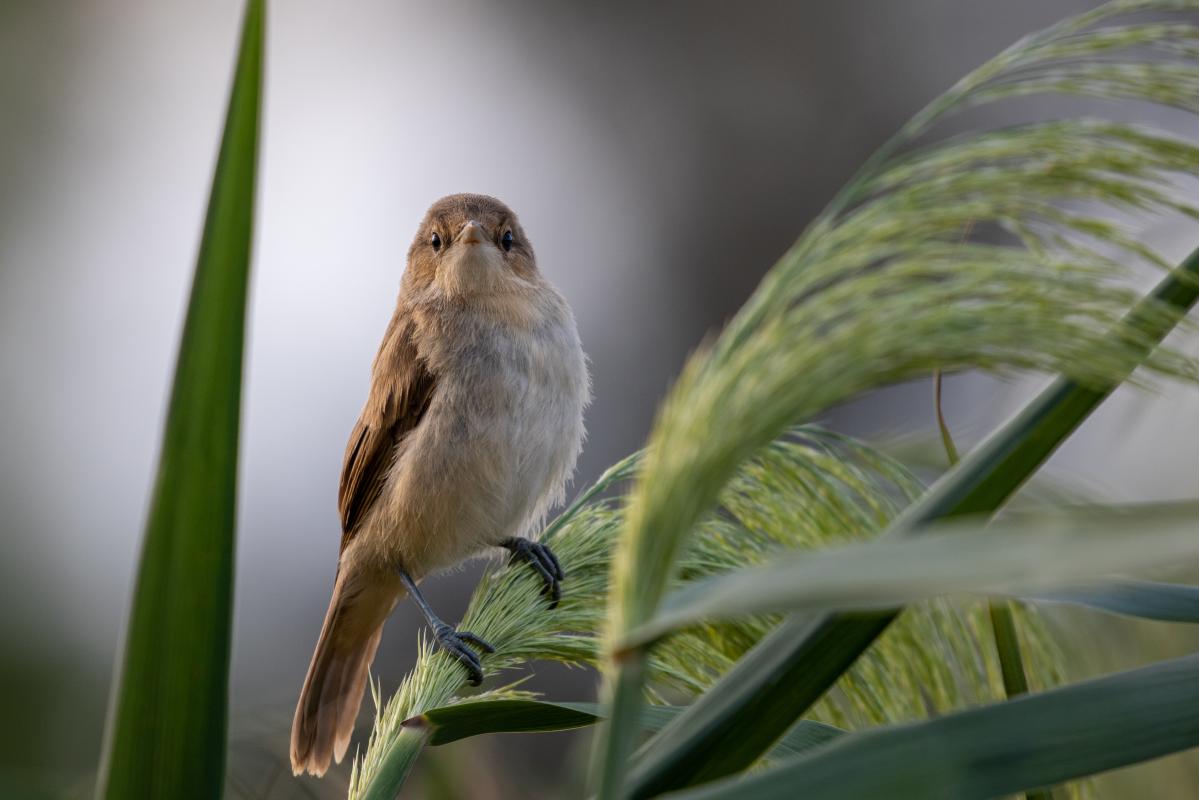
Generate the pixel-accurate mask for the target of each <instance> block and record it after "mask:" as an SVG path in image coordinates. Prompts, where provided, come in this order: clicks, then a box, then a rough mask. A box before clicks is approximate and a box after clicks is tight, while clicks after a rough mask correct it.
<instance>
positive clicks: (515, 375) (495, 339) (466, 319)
mask: <svg viewBox="0 0 1199 800" xmlns="http://www.w3.org/2000/svg"><path fill="white" fill-rule="evenodd" d="M590 397H591V383H590V377H589V374H588V369H587V359H586V356H585V355H584V353H583V348H582V344H581V343H580V340H579V334H578V328H577V325H576V323H575V319H574V315H573V313H572V311H571V308H570V306H569V305H568V304H567V302H566V300H565V299H564V298H563V296H562V295H561V294H560V293H559V292H558V290H557V289H555V288H554V286H552V285H551V284H550V282H549V281H548V280H546V278H545V277H544V276H543V275H542V274H541V272H540V270H539V269H538V267H537V261H536V258H535V256H534V253H533V246H532V244H531V243H530V241H529V239H528V237H527V236H526V234H525V232H524V229H523V228H522V227H521V225H520V222H519V220H518V219H517V217H516V215H515V214H514V213H513V212H512V211H511V209H509V208H508V206H506V205H505V204H504V203H502V202H501V201H499V200H497V199H495V198H494V197H490V196H487V195H480V194H454V195H449V196H447V197H443V198H441V199H440V200H438V201H437V202H435V203H434V204H433V205H432V206H431V207H430V208H429V210H428V212H427V213H426V214H425V216H424V219H423V220H422V221H421V223H420V226H419V227H418V229H417V233H416V236H415V238H414V239H413V241H412V245H411V247H410V248H409V250H408V257H407V266H406V268H405V270H404V273H403V276H402V278H401V280H400V291H399V296H398V298H397V301H396V307H395V312H394V313H393V315H392V317H391V321H390V322H389V323H388V325H387V329H386V332H385V333H384V336H383V342H382V344H381V345H380V347H379V350H378V353H377V355H376V356H375V359H374V363H373V366H372V369H371V377H370V389H369V392H368V394H367V399H366V403H365V405H364V406H363V409H362V412H361V414H360V415H359V417H358V421H357V422H356V423H355V424H354V427H353V430H352V431H351V433H350V437H349V441H348V443H347V445H346V451H345V458H344V461H343V464H342V471H341V483H340V489H339V492H338V511H339V513H340V517H341V547H340V551H339V555H338V561H337V571H336V575H335V579H334V585H333V596H332V598H331V599H330V601H329V609H328V611H327V612H326V614H325V620H324V624H323V625H322V627H321V631H320V636H319V638H318V640H317V644H316V649H315V651H314V652H313V655H312V661H311V663H310V664H309V667H308V673H307V676H306V677H305V679H304V685H303V688H302V689H301V691H300V698H299V702H298V703H297V705H296V713H295V719H294V721H293V724H292V732H291V765H292V771H293V773H294V774H296V775H301V774H303V773H304V772H308V773H310V774H313V775H317V776H320V775H323V774H324V773H325V771H326V770H328V768H329V765H330V760H331V759H332V760H335V761H336V762H338V763H340V762H341V760H342V758H343V756H344V755H345V753H346V749H347V747H348V746H349V742H350V738H351V735H352V733H353V728H354V722H355V720H356V718H357V716H358V711H359V708H360V707H361V705H362V698H363V693H364V690H365V687H366V681H367V675H368V670H369V668H370V666H371V662H372V661H373V660H374V656H375V651H376V649H377V648H378V646H379V640H380V638H381V636H382V632H383V624H384V622H385V621H386V619H387V617H388V616H389V615H390V613H391V611H392V610H393V609H394V608H395V606H396V604H397V603H398V602H399V601H400V600H401V599H403V598H404V597H405V596H410V597H411V598H412V600H413V601H414V602H415V603H416V605H417V607H418V608H419V609H420V611H421V613H422V614H423V616H424V618H425V621H426V623H427V624H428V626H429V628H430V629H431V630H432V633H433V637H434V639H435V641H436V642H437V644H438V645H439V646H440V647H441V648H442V649H444V650H445V651H446V652H447V653H449V654H450V655H451V656H452V657H453V658H454V659H456V660H457V661H458V662H459V663H460V664H461V665H462V667H463V668H464V669H465V670H466V675H467V678H468V679H469V682H470V683H472V684H473V685H478V684H479V683H481V681H482V679H483V667H482V656H483V655H486V654H487V653H491V652H494V648H493V647H492V646H491V645H490V644H489V643H488V642H486V641H485V640H483V639H482V638H480V637H478V636H476V635H475V634H473V633H470V632H469V631H460V630H457V629H456V628H454V627H453V626H451V625H448V624H447V623H445V622H443V621H442V620H441V619H440V618H439V617H438V616H437V615H436V614H435V613H434V611H433V608H432V607H431V606H430V605H429V603H428V602H427V601H426V599H425V598H424V596H423V595H422V593H421V591H420V588H419V584H420V583H421V581H422V580H423V579H424V578H426V577H428V576H430V575H432V574H436V573H438V572H443V571H445V570H447V569H450V568H452V567H453V566H455V565H457V564H459V563H460V562H462V561H464V560H466V559H469V558H471V557H476V556H479V555H485V554H487V553H488V552H492V553H499V552H502V551H501V550H499V549H498V548H505V549H506V550H508V551H510V553H511V555H510V561H524V562H527V563H528V564H529V565H530V567H531V568H532V569H533V570H535V571H536V573H537V574H538V575H539V576H540V577H541V579H542V581H543V583H544V587H543V592H542V593H543V594H544V595H545V596H546V605H547V608H552V607H554V606H556V605H557V602H558V600H559V598H560V596H561V586H562V583H563V581H564V579H565V578H566V575H565V573H564V571H563V569H562V566H561V564H560V563H559V561H558V559H557V557H556V556H555V555H554V553H553V552H552V551H551V550H550V549H549V548H548V547H547V546H546V545H544V544H542V543H540V542H537V541H535V540H534V539H533V538H530V537H531V536H532V534H533V532H534V531H535V530H536V529H537V526H538V524H539V523H540V522H541V521H542V520H544V518H545V515H546V514H547V513H548V511H549V510H550V509H551V508H552V507H553V506H554V505H556V504H558V503H560V502H561V501H562V500H563V498H564V492H565V486H566V483H567V481H568V480H569V478H570V477H571V475H572V473H573V471H574V468H575V462H576V460H577V459H578V455H579V452H580V451H581V449H582V445H583V439H584V435H585V431H584V419H583V417H584V411H585V408H586V406H587V405H588V403H589V402H590ZM476 650H477V651H479V652H478V653H477V652H475V651H476ZM481 654H482V655H481Z"/></svg>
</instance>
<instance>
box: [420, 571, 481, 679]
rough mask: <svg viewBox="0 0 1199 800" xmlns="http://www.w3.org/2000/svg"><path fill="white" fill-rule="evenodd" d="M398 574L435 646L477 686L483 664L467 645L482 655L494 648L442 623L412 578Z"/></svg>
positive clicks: (477, 638) (471, 634) (476, 637)
mask: <svg viewBox="0 0 1199 800" xmlns="http://www.w3.org/2000/svg"><path fill="white" fill-rule="evenodd" d="M399 572H400V580H401V581H403V582H404V588H405V589H407V590H408V594H410V595H412V599H413V600H414V601H415V602H416V605H417V607H418V608H419V609H420V613H422V614H424V615H425V622H427V623H428V624H429V627H430V628H432V629H433V635H434V636H435V637H436V638H437V644H439V645H440V646H441V648H442V649H443V650H445V651H446V652H447V653H449V654H450V655H451V656H453V657H454V658H456V659H457V660H458V662H459V663H460V664H462V666H464V667H466V672H467V674H469V675H470V685H471V686H478V685H479V684H480V683H482V682H483V662H481V661H480V660H479V656H477V655H476V654H475V652H474V651H473V650H471V649H470V648H469V647H467V645H474V646H475V647H477V648H479V649H480V650H482V651H483V652H484V653H494V652H495V648H494V647H492V646H491V645H489V644H488V643H487V642H485V641H483V640H482V639H480V638H479V637H478V636H475V635H474V634H473V633H467V632H466V631H458V630H455V629H454V628H453V627H452V626H450V625H447V624H446V623H445V622H442V620H441V617H439V616H437V615H436V614H435V613H433V607H432V606H430V605H429V601H428V600H426V599H425V596H424V595H423V594H421V593H420V589H418V588H416V581H414V580H412V576H411V575H409V574H408V573H407V571H405V570H400V571H399Z"/></svg>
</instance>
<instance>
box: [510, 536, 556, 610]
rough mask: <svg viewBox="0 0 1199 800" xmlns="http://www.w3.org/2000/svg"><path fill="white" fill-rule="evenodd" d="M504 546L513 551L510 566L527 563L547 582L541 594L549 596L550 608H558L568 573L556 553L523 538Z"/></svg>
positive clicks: (513, 540)
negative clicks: (522, 562) (520, 562)
mask: <svg viewBox="0 0 1199 800" xmlns="http://www.w3.org/2000/svg"><path fill="white" fill-rule="evenodd" d="M503 546H504V547H506V548H508V549H509V550H511V551H512V557H511V558H510V559H508V563H509V564H512V563H515V562H517V561H526V562H528V563H529V565H530V566H532V567H533V569H534V570H536V571H537V574H538V575H540V576H541V579H542V580H543V581H545V588H544V589H542V591H541V593H542V594H547V595H549V598H550V608H557V607H558V601H559V600H561V599H562V581H563V580H565V579H566V573H565V572H564V571H563V570H562V565H561V564H560V563H559V562H558V557H557V556H555V555H554V552H553V551H552V550H550V549H549V548H548V547H546V546H545V545H543V544H542V543H541V542H534V541H531V540H529V539H525V538H522V537H514V538H512V539H506V540H505V541H504V542H503Z"/></svg>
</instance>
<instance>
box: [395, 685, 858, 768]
mask: <svg viewBox="0 0 1199 800" xmlns="http://www.w3.org/2000/svg"><path fill="white" fill-rule="evenodd" d="M682 710H683V708H682V707H680V706H657V705H647V706H644V707H643V708H642V709H641V727H642V728H643V729H644V730H648V731H657V730H661V729H662V728H663V727H665V726H666V724H667V723H669V722H670V721H671V720H672V719H674V718H675V717H677V716H678V715H679V713H680V712H681V711H682ZM604 713H605V712H604V707H603V706H601V705H600V704H599V703H549V702H546V701H543V700H531V699H488V700H474V701H466V702H462V703H454V704H452V705H448V706H442V707H440V708H434V709H430V710H429V711H426V712H425V713H423V714H420V715H419V716H416V717H412V718H411V719H407V720H405V721H404V725H405V726H407V727H411V728H417V729H421V730H423V731H424V732H425V734H426V736H427V737H428V738H427V741H426V743H427V744H429V745H434V746H436V745H442V744H450V743H451V742H457V741H459V740H461V739H466V738H469V737H471V736H479V735H481V734H487V733H544V732H547V731H567V730H574V729H575V728H582V727H585V726H587V725H593V724H595V723H596V722H598V721H599V720H601V719H603V716H604ZM844 733H845V732H844V731H843V730H841V729H840V728H837V727H835V726H833V725H827V724H825V723H823V722H816V721H814V720H806V719H805V720H800V721H799V723H798V724H797V725H796V726H795V727H794V728H792V729H791V730H790V731H788V732H787V735H786V736H784V737H783V738H782V740H780V741H779V743H778V746H777V747H775V749H774V750H773V751H772V752H771V756H773V757H776V758H782V757H787V756H793V755H797V754H799V753H803V752H806V751H808V750H811V749H813V748H815V747H818V746H820V745H822V744H825V743H827V742H830V741H832V740H833V739H835V738H837V737H839V736H842V735H844Z"/></svg>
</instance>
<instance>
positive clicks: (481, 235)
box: [458, 219, 487, 244]
mask: <svg viewBox="0 0 1199 800" xmlns="http://www.w3.org/2000/svg"><path fill="white" fill-rule="evenodd" d="M458 241H460V242H462V244H483V242H485V241H487V236H486V232H485V231H484V230H483V226H482V225H480V224H479V223H477V222H475V221H474V220H473V219H472V220H471V221H470V222H468V223H466V224H465V225H463V226H462V231H461V232H460V233H459V234H458Z"/></svg>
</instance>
